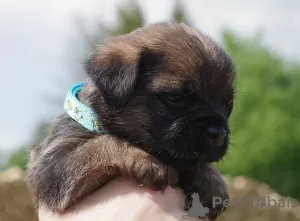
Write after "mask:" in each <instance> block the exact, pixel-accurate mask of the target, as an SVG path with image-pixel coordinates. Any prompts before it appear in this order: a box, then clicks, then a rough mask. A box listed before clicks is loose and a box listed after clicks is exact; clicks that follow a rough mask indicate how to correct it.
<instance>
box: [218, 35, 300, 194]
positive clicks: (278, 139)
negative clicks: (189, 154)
mask: <svg viewBox="0 0 300 221" xmlns="http://www.w3.org/2000/svg"><path fill="white" fill-rule="evenodd" d="M224 42H225V46H226V48H227V50H228V52H229V53H230V54H231V55H232V57H233V58H234V61H235V62H236V64H237V72H238V76H237V82H236V85H237V93H236V102H235V105H234V111H233V115H232V118H231V121H230V125H231V129H232V136H231V142H232V145H231V147H230V151H229V154H228V157H227V158H226V159H225V160H224V161H223V162H221V163H218V167H219V168H220V170H221V172H223V173H226V174H230V175H233V176H236V175H246V176H248V177H250V178H253V179H256V180H258V181H262V182H266V183H267V184H269V185H270V186H271V187H272V188H274V189H275V190H277V191H279V192H280V193H281V194H283V195H290V196H293V197H297V198H300V178H299V177H298V175H299V174H300V167H299V166H298V163H299V162H300V137H299V135H300V123H299V116H300V100H299V96H300V67H299V66H295V65H293V64H289V63H287V62H284V60H283V59H282V58H280V57H278V56H276V55H275V54H274V53H272V52H271V51H269V50H268V49H266V48H265V47H263V45H262V44H261V42H260V41H259V39H256V38H254V39H241V38H237V37H236V36H234V35H232V34H230V33H228V32H225V34H224Z"/></svg>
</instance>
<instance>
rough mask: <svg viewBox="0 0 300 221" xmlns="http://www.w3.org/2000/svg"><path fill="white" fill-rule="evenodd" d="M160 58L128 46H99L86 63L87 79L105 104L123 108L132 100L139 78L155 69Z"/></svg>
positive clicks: (116, 43)
mask: <svg viewBox="0 0 300 221" xmlns="http://www.w3.org/2000/svg"><path fill="white" fill-rule="evenodd" d="M161 61H162V56H161V55H159V54H157V53H155V52H151V51H149V50H146V49H142V48H138V47H133V46H132V45H130V44H121V43H120V42H114V43H111V44H106V45H102V46H100V47H99V48H97V50H96V51H95V52H94V54H93V55H92V56H91V57H90V58H89V59H88V61H87V62H86V70H87V73H88V75H89V77H90V78H91V79H92V80H93V81H94V83H95V84H96V85H97V87H98V89H99V91H100V93H101V95H102V96H103V98H104V101H105V103H106V104H107V105H108V106H110V107H111V108H115V109H117V108H122V107H123V106H124V105H126V104H127V103H128V102H129V100H130V99H131V98H132V97H133V94H134V92H135V91H136V89H137V81H138V77H141V75H142V74H143V73H145V72H149V70H153V68H155V67H157V66H158V65H159V64H160V63H161Z"/></svg>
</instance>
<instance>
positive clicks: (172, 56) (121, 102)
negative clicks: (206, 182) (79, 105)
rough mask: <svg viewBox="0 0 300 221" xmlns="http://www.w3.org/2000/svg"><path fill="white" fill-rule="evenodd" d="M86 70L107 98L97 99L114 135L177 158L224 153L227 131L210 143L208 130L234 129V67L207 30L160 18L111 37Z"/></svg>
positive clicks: (208, 159) (209, 159)
mask: <svg viewBox="0 0 300 221" xmlns="http://www.w3.org/2000/svg"><path fill="white" fill-rule="evenodd" d="M87 69H88V74H89V76H90V77H91V78H92V79H93V82H94V83H95V84H96V85H95V90H97V91H98V92H99V93H100V94H101V95H102V96H100V97H102V98H103V99H99V98H98V97H95V99H93V100H91V102H92V104H91V105H92V106H93V107H96V108H97V111H98V112H99V113H100V116H101V117H102V122H103V124H104V126H105V128H106V129H107V130H108V131H109V133H111V134H114V135H116V136H117V137H120V138H123V139H126V140H128V141H130V142H132V143H134V144H137V145H138V146H139V147H141V148H143V149H145V150H147V151H149V152H151V153H155V154H162V155H168V156H170V157H173V158H181V159H188V160H190V159H196V158H198V159H199V158H200V159H201V161H204V162H212V161H216V160H220V159H221V158H222V157H223V156H224V154H225V152H226V149H227V146H228V136H226V137H225V139H224V140H223V142H222V143H220V144H219V145H218V146H217V147H212V145H211V143H210V142H209V141H208V139H207V135H206V130H207V129H208V128H209V127H211V126H218V127H224V128H225V130H226V132H227V134H228V133H229V129H228V126H227V121H228V117H229V115H230V113H231V110H232V101H233V92H234V88H233V85H232V83H233V80H234V75H235V74H234V66H233V64H232V62H231V59H230V57H229V56H228V55H227V54H226V53H225V52H224V51H223V50H222V49H221V48H220V47H219V46H218V45H217V44H216V43H215V42H213V41H212V40H211V39H210V38H208V37H207V36H205V35H203V34H202V33H200V32H198V31H196V30H194V29H191V28H189V27H187V26H185V25H176V24H170V23H160V24H155V25H152V26H149V27H147V28H146V29H141V30H138V31H135V32H134V33H132V34H129V35H125V36H122V37H118V38H115V39H113V40H111V41H109V42H107V43H106V45H104V46H101V47H100V48H98V49H97V50H96V51H95V54H94V55H93V56H91V58H90V60H89V61H88V62H87ZM92 94H94V91H93V92H92ZM106 104H107V105H106ZM128 125H134V126H128Z"/></svg>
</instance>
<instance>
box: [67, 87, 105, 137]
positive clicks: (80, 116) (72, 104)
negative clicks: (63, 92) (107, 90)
mask: <svg viewBox="0 0 300 221" xmlns="http://www.w3.org/2000/svg"><path fill="white" fill-rule="evenodd" d="M84 85H85V82H79V83H77V84H75V85H74V86H73V87H71V88H70V89H69V91H68V94H67V96H66V99H65V102H64V109H65V111H66V112H67V113H68V114H69V115H70V117H71V118H73V119H74V120H75V121H77V122H78V123H79V124H81V125H82V126H84V127H85V128H86V129H88V130H89V131H91V132H96V133H104V129H103V128H102V127H101V124H100V122H99V119H98V116H97V114H96V113H95V112H94V111H93V110H92V109H91V108H89V107H87V106H86V105H84V104H82V103H81V102H80V101H79V100H78V99H77V94H78V92H79V91H80V90H81V89H82V87H83V86H84Z"/></svg>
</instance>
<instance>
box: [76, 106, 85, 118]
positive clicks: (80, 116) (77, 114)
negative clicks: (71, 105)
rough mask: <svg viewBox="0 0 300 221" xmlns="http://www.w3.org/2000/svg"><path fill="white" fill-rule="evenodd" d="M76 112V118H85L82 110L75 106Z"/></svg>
mask: <svg viewBox="0 0 300 221" xmlns="http://www.w3.org/2000/svg"><path fill="white" fill-rule="evenodd" d="M74 114H75V117H76V119H81V118H83V115H82V110H81V109H80V108H79V107H75V109H74Z"/></svg>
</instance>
